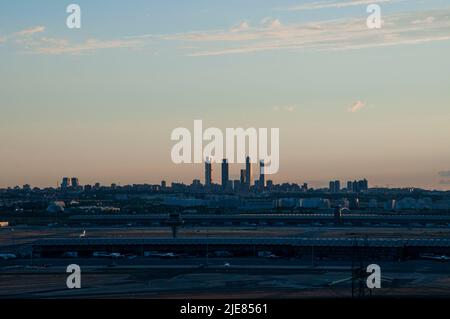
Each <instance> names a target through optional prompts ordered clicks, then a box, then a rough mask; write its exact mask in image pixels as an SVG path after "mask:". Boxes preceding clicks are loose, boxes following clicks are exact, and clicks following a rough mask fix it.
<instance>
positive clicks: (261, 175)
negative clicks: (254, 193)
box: [259, 160, 266, 190]
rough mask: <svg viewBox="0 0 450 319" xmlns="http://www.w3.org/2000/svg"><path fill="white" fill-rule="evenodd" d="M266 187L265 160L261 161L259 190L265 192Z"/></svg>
mask: <svg viewBox="0 0 450 319" xmlns="http://www.w3.org/2000/svg"><path fill="white" fill-rule="evenodd" d="M265 187H266V180H265V177H264V160H261V161H259V189H260V190H264V188H265Z"/></svg>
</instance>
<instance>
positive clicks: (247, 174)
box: [205, 156, 266, 191]
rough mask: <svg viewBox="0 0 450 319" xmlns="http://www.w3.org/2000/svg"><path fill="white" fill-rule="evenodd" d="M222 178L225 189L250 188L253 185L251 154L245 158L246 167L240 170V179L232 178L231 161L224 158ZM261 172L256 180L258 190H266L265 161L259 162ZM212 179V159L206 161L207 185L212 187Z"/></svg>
mask: <svg viewBox="0 0 450 319" xmlns="http://www.w3.org/2000/svg"><path fill="white" fill-rule="evenodd" d="M221 167H222V180H221V186H222V189H223V190H237V189H239V190H249V189H250V187H251V186H252V163H251V159H250V157H249V156H247V158H246V159H245V169H241V170H240V179H238V180H230V173H229V172H230V171H229V163H228V160H227V159H226V158H224V159H223V160H222V164H221ZM259 167H260V174H259V180H256V181H255V187H256V188H257V190H261V191H262V190H264V189H265V187H266V180H265V176H264V161H263V160H261V161H260V162H259ZM212 184H213V181H212V163H211V161H210V160H208V159H207V160H206V161H205V187H211V185H212Z"/></svg>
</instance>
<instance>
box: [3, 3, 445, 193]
mask: <svg viewBox="0 0 450 319" xmlns="http://www.w3.org/2000/svg"><path fill="white" fill-rule="evenodd" d="M74 2H75V3H78V4H79V5H80V6H81V10H82V28H81V29H80V30H70V29H68V28H67V27H66V25H65V20H66V17H67V13H66V12H65V7H66V5H68V4H69V3H70V2H67V3H64V2H61V1H39V2H37V1H36V2H31V1H14V2H13V1H2V2H0V74H1V76H0V114H1V116H0V148H1V150H2V154H1V156H2V160H1V165H0V187H3V186H11V185H16V184H24V183H30V184H32V185H37V186H44V185H55V184H56V182H57V181H58V180H59V179H60V178H61V177H62V176H78V177H79V178H80V180H81V182H82V183H94V182H96V181H100V182H103V183H111V182H116V183H121V184H125V183H144V182H148V183H156V182H159V181H160V180H161V179H163V178H164V179H167V180H168V181H172V180H178V181H185V182H190V181H191V180H192V179H193V178H195V177H198V176H201V175H202V171H203V168H202V166H201V165H181V166H176V165H174V164H172V163H171V161H170V149H171V147H172V145H173V144H174V143H173V142H172V141H170V133H171V131H172V130H173V129H174V128H176V127H179V126H184V127H187V128H192V125H193V120H194V119H203V121H204V125H205V126H215V127H220V128H225V127H239V126H242V127H250V126H252V127H269V128H270V127H279V128H280V134H281V141H280V142H281V148H280V150H281V152H280V156H281V165H280V172H279V174H278V175H276V176H272V178H273V179H274V180H275V181H278V182H281V181H285V180H289V181H295V182H303V181H308V182H310V183H311V184H312V185H315V186H325V185H326V183H327V181H328V180H329V179H336V178H340V179H342V180H346V179H354V178H359V177H367V178H369V180H370V181H371V184H372V185H380V186H385V185H396V186H421V187H428V188H449V185H447V184H446V182H447V181H446V179H445V178H443V177H442V176H439V174H438V172H442V171H448V170H450V125H448V123H449V120H450V93H449V91H448V88H449V87H450V75H449V73H448V70H449V69H450V59H448V56H450V2H449V1H448V0H446V1H443V0H428V1H419V0H417V1H416V0H403V1H402V0H388V1H386V0H385V1H378V2H379V5H380V6H381V9H382V18H383V20H384V25H383V27H382V29H381V30H369V29H367V27H366V26H365V20H366V18H367V16H368V14H367V13H366V6H367V5H366V4H364V5H362V4H361V5H353V4H354V2H355V1H351V0H343V1H325V2H324V1H170V2H163V1H129V2H126V3H125V2H123V1H74ZM352 2H353V3H352ZM356 2H359V3H360V2H365V1H361V0H358V1H356ZM370 2H372V3H375V2H377V1H370ZM323 4H328V5H326V6H325V8H320V7H323V6H324V5H323ZM358 101H360V104H361V105H363V107H362V108H361V109H359V110H358V111H357V112H354V113H352V112H349V108H351V107H352V106H353V105H356V104H357V102H358ZM218 173H219V169H218V167H217V169H216V172H215V177H216V179H217V178H218V176H219V175H218ZM231 174H232V176H237V175H238V167H233V168H232V172H231Z"/></svg>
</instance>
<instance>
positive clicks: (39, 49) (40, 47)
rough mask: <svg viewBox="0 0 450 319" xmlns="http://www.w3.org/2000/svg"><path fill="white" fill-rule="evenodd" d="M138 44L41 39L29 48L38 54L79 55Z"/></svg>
mask: <svg viewBox="0 0 450 319" xmlns="http://www.w3.org/2000/svg"><path fill="white" fill-rule="evenodd" d="M140 44H141V43H140V42H139V41H136V40H98V39H89V40H86V41H84V42H82V43H71V42H70V41H68V40H65V39H53V38H42V39H39V41H37V43H35V44H34V45H33V47H32V48H31V52H32V53H38V54H64V53H68V54H81V53H86V52H93V51H96V50H101V49H116V48H137V47H139V46H140Z"/></svg>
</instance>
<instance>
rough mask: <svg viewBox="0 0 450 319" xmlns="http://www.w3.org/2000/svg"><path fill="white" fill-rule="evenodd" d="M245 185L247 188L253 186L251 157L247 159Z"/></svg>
mask: <svg viewBox="0 0 450 319" xmlns="http://www.w3.org/2000/svg"><path fill="white" fill-rule="evenodd" d="M245 184H246V186H247V188H250V186H251V185H252V163H251V162H250V156H247V158H246V159H245Z"/></svg>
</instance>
